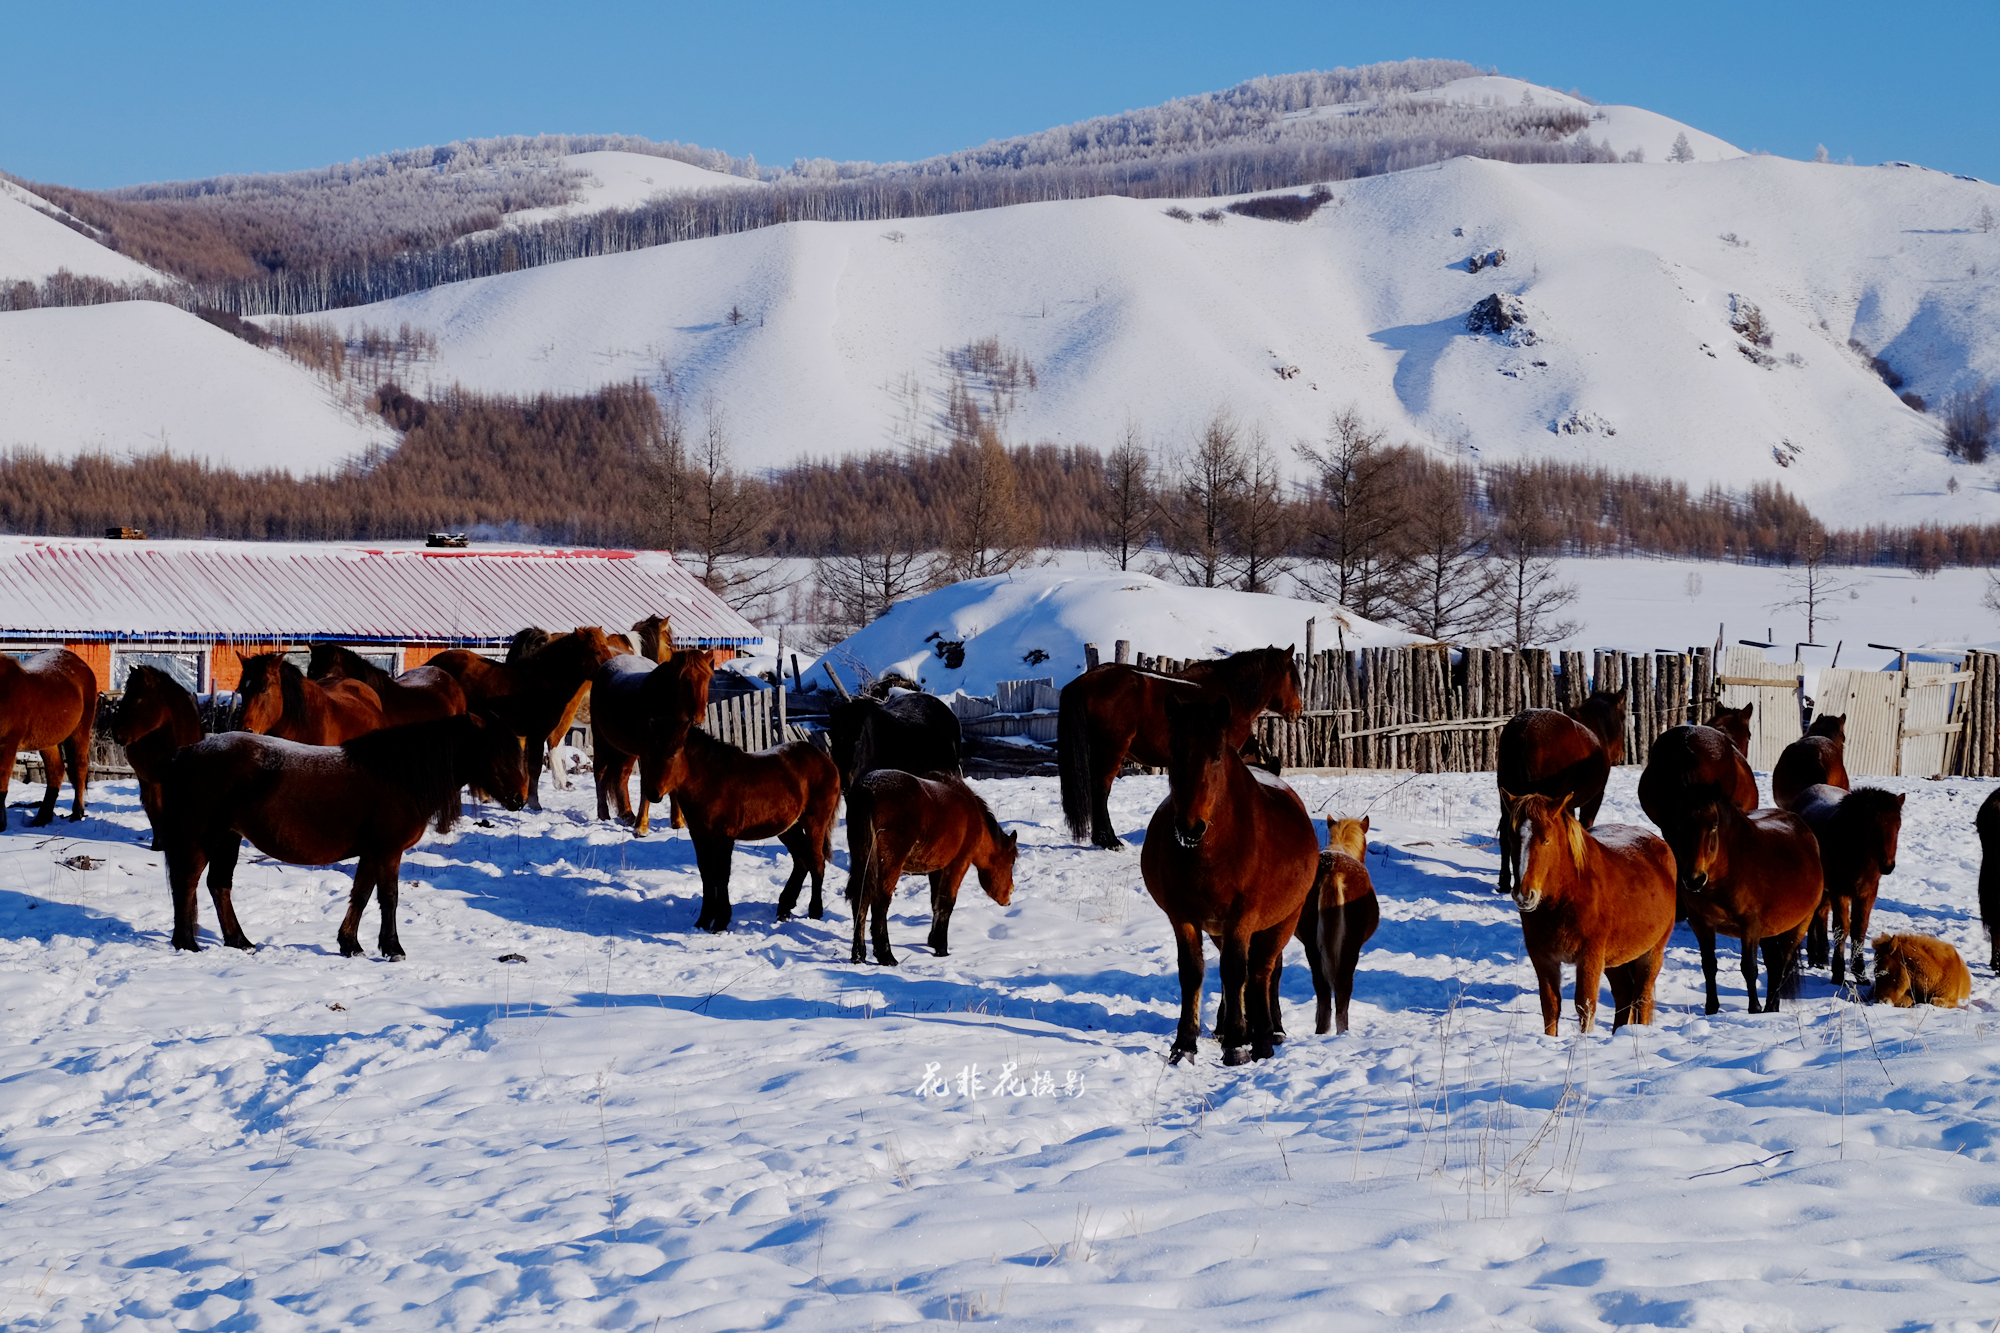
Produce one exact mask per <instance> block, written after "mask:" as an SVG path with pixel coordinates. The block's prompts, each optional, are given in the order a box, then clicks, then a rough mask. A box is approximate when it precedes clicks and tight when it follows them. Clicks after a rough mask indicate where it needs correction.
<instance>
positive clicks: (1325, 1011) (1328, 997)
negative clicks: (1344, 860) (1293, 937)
mask: <svg viewBox="0 0 2000 1333" xmlns="http://www.w3.org/2000/svg"><path fill="white" fill-rule="evenodd" d="M1324 934H1325V932H1324V930H1323V928H1322V926H1321V924H1320V915H1319V885H1317V884H1315V885H1313V887H1312V888H1311V890H1309V891H1308V892H1307V894H1306V905H1305V909H1304V910H1303V911H1301V912H1300V913H1299V924H1298V937H1299V944H1300V945H1301V946H1303V947H1304V949H1305V951H1306V967H1307V969H1308V970H1309V971H1311V973H1312V979H1313V1001H1314V1003H1313V1031H1314V1032H1316V1033H1319V1034H1320V1035H1322V1036H1324V1035H1325V1034H1326V1031H1327V1029H1328V1028H1330V1027H1332V1026H1333V964H1332V962H1331V961H1330V959H1329V956H1328V955H1327V953H1326V946H1325V943H1324Z"/></svg>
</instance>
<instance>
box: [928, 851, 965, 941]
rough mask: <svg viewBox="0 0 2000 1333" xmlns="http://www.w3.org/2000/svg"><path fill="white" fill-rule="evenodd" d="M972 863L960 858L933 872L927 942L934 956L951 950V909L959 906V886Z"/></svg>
mask: <svg viewBox="0 0 2000 1333" xmlns="http://www.w3.org/2000/svg"><path fill="white" fill-rule="evenodd" d="M971 864H972V863H971V862H970V861H968V860H959V861H955V862H953V863H952V864H951V865H948V866H946V867H945V868H944V869H943V870H933V871H932V872H931V933H930V938H929V939H928V940H927V941H926V943H928V944H929V945H930V946H931V956H932V957H933V958H943V957H945V956H947V955H948V954H950V952H951V909H952V908H954V907H956V906H958V886H959V885H960V884H962V883H964V882H965V869H966V867H967V866H969V865H971Z"/></svg>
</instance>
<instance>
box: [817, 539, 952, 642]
mask: <svg viewBox="0 0 2000 1333" xmlns="http://www.w3.org/2000/svg"><path fill="white" fill-rule="evenodd" d="M839 546H840V550H839V551H837V552H836V553H835V554H833V555H828V556H822V557H821V558H820V559H818V560H816V561H814V562H813V578H814V582H815V584H816V586H817V588H818V592H819V595H820V598H821V599H822V601H823V603H824V611H823V612H822V614H824V615H826V616H827V618H828V619H827V622H826V629H825V634H824V636H823V637H824V638H825V639H826V642H825V643H824V644H823V645H821V646H822V647H830V646H831V645H832V644H834V643H838V642H839V641H840V640H841V639H843V638H846V637H847V635H848V634H851V633H853V632H854V631H855V630H858V629H860V628H861V627H862V626H864V625H867V624H869V623H871V622H873V621H875V620H878V619H880V618H881V617H882V615H883V614H884V613H886V612H887V611H888V609H889V608H890V607H891V606H894V605H895V604H896V603H897V602H899V601H901V600H902V599H903V598H905V597H912V596H915V595H916V594H918V593H921V592H929V591H930V590H931V589H932V588H935V587H937V586H938V583H939V581H940V579H939V576H940V566H941V563H942V562H941V560H940V559H939V556H938V551H937V539H936V536H935V534H933V533H931V532H928V531H925V530H923V529H922V528H921V527H920V526H916V525H912V524H909V523H904V522H897V521H895V520H893V519H888V518H880V517H877V518H872V519H868V520H864V521H863V522H860V523H856V524H852V525H850V526H849V527H848V528H847V529H846V530H844V531H843V532H842V533H841V536H840V540H839Z"/></svg>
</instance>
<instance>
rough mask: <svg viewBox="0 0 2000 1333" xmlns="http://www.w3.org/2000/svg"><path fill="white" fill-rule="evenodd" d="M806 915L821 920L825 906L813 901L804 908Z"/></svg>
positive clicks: (824, 915) (824, 914)
mask: <svg viewBox="0 0 2000 1333" xmlns="http://www.w3.org/2000/svg"><path fill="white" fill-rule="evenodd" d="M806 916H807V917H808V918H809V919H811V920H813V921H820V920H823V919H824V918H825V917H826V908H824V907H822V906H820V905H819V904H818V903H814V904H813V905H812V906H811V907H810V908H808V909H807V910H806Z"/></svg>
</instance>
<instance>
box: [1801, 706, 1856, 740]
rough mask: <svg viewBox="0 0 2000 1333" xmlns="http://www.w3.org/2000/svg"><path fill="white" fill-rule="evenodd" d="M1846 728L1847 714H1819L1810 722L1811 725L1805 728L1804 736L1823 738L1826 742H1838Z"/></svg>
mask: <svg viewBox="0 0 2000 1333" xmlns="http://www.w3.org/2000/svg"><path fill="white" fill-rule="evenodd" d="M1846 727H1847V714H1845V713H1831V714H1829V713H1821V714H1820V715H1819V716H1818V717H1816V718H1814V719H1813V720H1812V725H1811V726H1809V727H1807V728H1806V735H1808V736H1823V737H1825V738H1826V739H1827V740H1839V739H1841V733H1842V732H1843V731H1845V730H1846Z"/></svg>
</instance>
